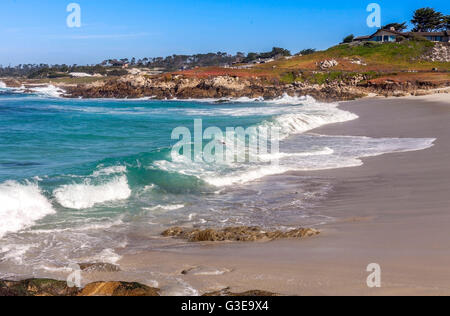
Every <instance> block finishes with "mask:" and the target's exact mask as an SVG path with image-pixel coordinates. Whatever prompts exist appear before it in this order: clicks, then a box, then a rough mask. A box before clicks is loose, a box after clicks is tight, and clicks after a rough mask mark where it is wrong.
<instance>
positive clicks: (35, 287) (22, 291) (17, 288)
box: [0, 279, 159, 296]
mask: <svg viewBox="0 0 450 316" xmlns="http://www.w3.org/2000/svg"><path fill="white" fill-rule="evenodd" d="M0 296H159V289H155V288H151V287H148V286H146V285H143V284H139V283H127V282H95V283H91V284H88V285H86V287H85V288H84V289H81V290H80V289H78V288H76V287H72V288H71V287H68V285H67V282H64V281H56V280H50V279H30V280H24V281H0Z"/></svg>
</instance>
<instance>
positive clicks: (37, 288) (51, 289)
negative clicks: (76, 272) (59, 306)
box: [0, 279, 78, 296]
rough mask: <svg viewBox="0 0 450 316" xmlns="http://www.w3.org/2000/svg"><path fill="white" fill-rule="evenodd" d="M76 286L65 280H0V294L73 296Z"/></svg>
mask: <svg viewBox="0 0 450 316" xmlns="http://www.w3.org/2000/svg"><path fill="white" fill-rule="evenodd" d="M77 293H78V289H77V288H70V287H68V285H67V282H64V281H56V280H50V279H30V280H24V281H0V296H75V295H77Z"/></svg>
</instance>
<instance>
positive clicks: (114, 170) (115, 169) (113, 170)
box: [92, 166, 127, 177]
mask: <svg viewBox="0 0 450 316" xmlns="http://www.w3.org/2000/svg"><path fill="white" fill-rule="evenodd" d="M125 172H127V167H125V166H112V167H106V168H100V169H98V170H96V171H94V173H93V174H92V176H93V177H99V176H109V175H112V174H118V173H125Z"/></svg>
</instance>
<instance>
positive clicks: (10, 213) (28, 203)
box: [0, 181, 55, 238]
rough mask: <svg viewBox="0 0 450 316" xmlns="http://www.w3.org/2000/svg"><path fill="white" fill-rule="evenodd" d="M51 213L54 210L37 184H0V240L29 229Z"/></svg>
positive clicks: (12, 182) (14, 182)
mask: <svg viewBox="0 0 450 316" xmlns="http://www.w3.org/2000/svg"><path fill="white" fill-rule="evenodd" d="M53 213H55V210H54V209H53V207H52V205H51V203H50V202H49V201H48V200H47V198H46V197H45V196H44V195H43V194H42V192H41V190H40V189H39V187H38V185H37V184H34V183H26V184H20V183H18V182H16V181H7V182H5V183H2V184H0V238H2V237H3V236H4V235H5V234H6V233H9V232H18V231H20V230H23V229H25V228H28V227H31V226H33V225H34V224H35V222H36V221H38V220H40V219H42V218H44V217H45V216H47V215H50V214H53Z"/></svg>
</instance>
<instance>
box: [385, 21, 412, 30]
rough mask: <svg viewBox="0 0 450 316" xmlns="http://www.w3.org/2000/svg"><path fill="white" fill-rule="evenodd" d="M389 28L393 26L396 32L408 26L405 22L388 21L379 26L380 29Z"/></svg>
mask: <svg viewBox="0 0 450 316" xmlns="http://www.w3.org/2000/svg"><path fill="white" fill-rule="evenodd" d="M391 28H394V30H396V31H397V32H403V31H404V30H406V29H407V28H408V26H407V25H406V22H403V23H390V24H387V25H385V26H383V27H381V29H382V30H390V29H391Z"/></svg>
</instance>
